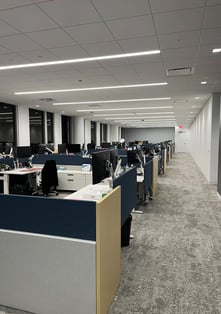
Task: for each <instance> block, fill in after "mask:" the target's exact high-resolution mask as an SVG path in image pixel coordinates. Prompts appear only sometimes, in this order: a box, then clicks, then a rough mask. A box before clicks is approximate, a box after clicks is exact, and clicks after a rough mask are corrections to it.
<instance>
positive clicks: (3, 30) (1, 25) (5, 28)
mask: <svg viewBox="0 0 221 314" xmlns="http://www.w3.org/2000/svg"><path fill="white" fill-rule="evenodd" d="M16 33H18V31H17V30H16V29H15V28H14V27H11V26H10V25H8V24H7V23H5V22H4V21H2V20H0V36H7V35H13V34H16Z"/></svg>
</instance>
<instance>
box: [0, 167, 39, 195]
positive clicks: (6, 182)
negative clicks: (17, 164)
mask: <svg viewBox="0 0 221 314" xmlns="http://www.w3.org/2000/svg"><path fill="white" fill-rule="evenodd" d="M39 171H41V168H21V169H14V170H8V171H1V172H0V180H3V193H4V194H9V187H10V178H9V177H10V176H13V175H14V176H24V175H26V176H27V175H28V176H29V179H30V180H31V181H32V183H33V185H35V184H36V182H35V181H34V180H33V178H36V174H37V173H38V172H39ZM33 175H34V177H33ZM36 189H37V185H36Z"/></svg>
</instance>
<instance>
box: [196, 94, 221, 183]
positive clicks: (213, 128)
mask: <svg viewBox="0 0 221 314" xmlns="http://www.w3.org/2000/svg"><path fill="white" fill-rule="evenodd" d="M219 106H220V104H219V94H213V95H212V96H211V97H210V99H209V100H208V102H207V103H206V104H205V106H204V107H203V109H202V110H201V112H200V113H199V115H198V116H197V118H196V119H195V120H194V122H193V124H192V126H191V128H190V133H191V154H192V156H193V158H194V160H195V161H196V163H197V164H198V166H199V168H200V169H201V171H202V173H203V174H204V175H205V177H206V179H207V180H208V182H209V183H217V172H218V143H219V110H220V109H219Z"/></svg>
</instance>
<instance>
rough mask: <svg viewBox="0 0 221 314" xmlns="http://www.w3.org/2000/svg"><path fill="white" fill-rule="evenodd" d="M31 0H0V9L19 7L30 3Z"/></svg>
mask: <svg viewBox="0 0 221 314" xmlns="http://www.w3.org/2000/svg"><path fill="white" fill-rule="evenodd" d="M32 3H33V2H32V1H31V0H7V1H0V10H7V9H11V8H14V7H20V6H24V5H29V4H32Z"/></svg>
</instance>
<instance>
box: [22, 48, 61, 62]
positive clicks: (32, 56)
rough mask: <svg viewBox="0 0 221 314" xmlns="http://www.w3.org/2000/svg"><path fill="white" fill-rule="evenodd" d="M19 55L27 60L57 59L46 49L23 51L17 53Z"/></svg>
mask: <svg viewBox="0 0 221 314" xmlns="http://www.w3.org/2000/svg"><path fill="white" fill-rule="evenodd" d="M19 54H20V55H21V56H23V57H24V58H26V59H27V60H29V61H30V62H44V61H52V60H56V59H58V58H57V57H55V55H54V54H52V53H50V52H49V51H48V50H46V49H39V50H34V51H33V50H32V51H24V52H20V53H19Z"/></svg>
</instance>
